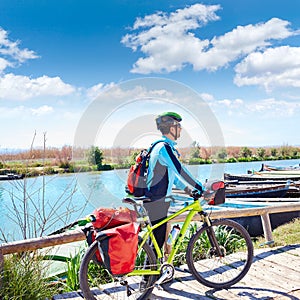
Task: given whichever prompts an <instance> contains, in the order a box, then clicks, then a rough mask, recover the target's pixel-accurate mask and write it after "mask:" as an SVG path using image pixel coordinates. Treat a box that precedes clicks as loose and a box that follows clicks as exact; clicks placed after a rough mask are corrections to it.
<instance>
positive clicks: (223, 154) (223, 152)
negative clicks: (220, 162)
mask: <svg viewBox="0 0 300 300" xmlns="http://www.w3.org/2000/svg"><path fill="white" fill-rule="evenodd" d="M217 157H218V158H219V159H225V158H227V151H226V149H225V148H222V149H221V150H220V151H219V152H218V154H217Z"/></svg>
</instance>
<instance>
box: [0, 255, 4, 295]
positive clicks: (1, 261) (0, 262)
mask: <svg viewBox="0 0 300 300" xmlns="http://www.w3.org/2000/svg"><path fill="white" fill-rule="evenodd" d="M3 271H4V255H3V253H2V250H1V249H0V290H1V289H2V273H3Z"/></svg>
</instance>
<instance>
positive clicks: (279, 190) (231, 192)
mask: <svg viewBox="0 0 300 300" xmlns="http://www.w3.org/2000/svg"><path fill="white" fill-rule="evenodd" d="M289 188H290V181H287V182H286V183H285V184H260V185H253V184H227V185H226V190H225V193H226V198H277V197H285V195H286V194H287V192H288V190H289Z"/></svg>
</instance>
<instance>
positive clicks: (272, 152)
mask: <svg viewBox="0 0 300 300" xmlns="http://www.w3.org/2000/svg"><path fill="white" fill-rule="evenodd" d="M271 155H272V156H273V157H275V156H277V149H276V148H272V149H271Z"/></svg>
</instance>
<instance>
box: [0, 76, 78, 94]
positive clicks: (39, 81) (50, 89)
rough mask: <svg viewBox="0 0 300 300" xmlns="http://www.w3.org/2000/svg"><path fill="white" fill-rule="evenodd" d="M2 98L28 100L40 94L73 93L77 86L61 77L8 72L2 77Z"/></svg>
mask: <svg viewBox="0 0 300 300" xmlns="http://www.w3.org/2000/svg"><path fill="white" fill-rule="evenodd" d="M0 90H1V94H0V99H8V100H26V99H29V98H33V97H38V96H65V95H69V94H71V93H73V92H74V91H75V88H74V87H73V86H71V85H70V84H66V83H64V82H63V81H62V80H61V79H60V78H59V77H48V76H45V75H44V76H42V77H38V78H34V79H32V78H30V77H28V76H21V75H14V74H11V73H10V74H6V75H4V76H3V77H0Z"/></svg>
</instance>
